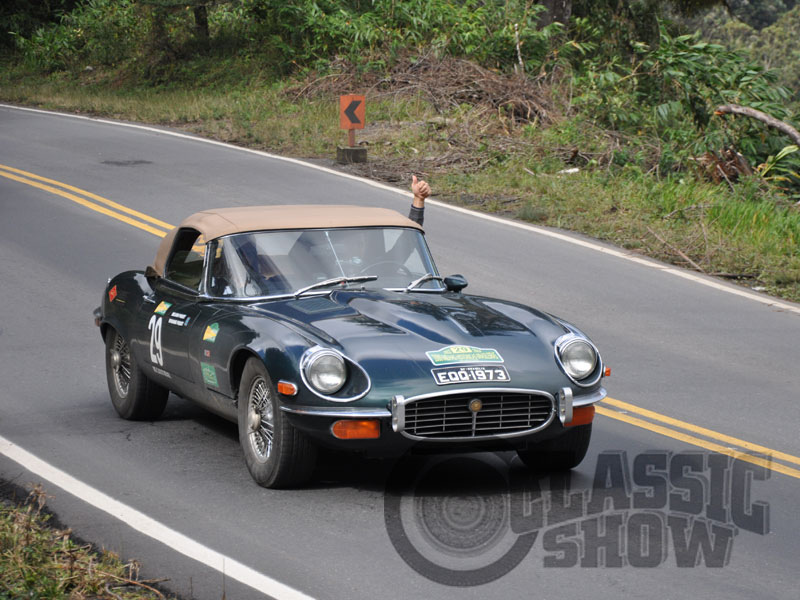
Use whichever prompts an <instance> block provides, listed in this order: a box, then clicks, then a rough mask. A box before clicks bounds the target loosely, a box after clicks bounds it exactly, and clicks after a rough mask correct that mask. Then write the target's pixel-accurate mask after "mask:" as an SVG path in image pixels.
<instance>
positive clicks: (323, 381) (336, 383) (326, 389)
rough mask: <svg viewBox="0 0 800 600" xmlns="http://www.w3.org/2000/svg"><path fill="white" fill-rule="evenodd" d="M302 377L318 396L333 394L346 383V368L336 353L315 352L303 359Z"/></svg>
mask: <svg viewBox="0 0 800 600" xmlns="http://www.w3.org/2000/svg"><path fill="white" fill-rule="evenodd" d="M305 358H306V360H305V363H304V364H303V366H302V370H303V375H304V377H305V380H306V381H307V383H308V384H310V387H312V388H314V390H316V391H317V392H319V393H320V394H323V395H325V396H330V395H331V394H335V393H336V392H338V391H339V390H340V389H342V386H344V382H345V381H347V366H346V365H345V362H344V359H343V358H342V356H341V355H340V354H339V353H338V352H334V351H333V350H322V349H320V350H317V351H316V352H312V353H311V354H309V355H308V356H307V357H305Z"/></svg>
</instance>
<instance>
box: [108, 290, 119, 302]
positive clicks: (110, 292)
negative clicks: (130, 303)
mask: <svg viewBox="0 0 800 600" xmlns="http://www.w3.org/2000/svg"><path fill="white" fill-rule="evenodd" d="M116 297H117V286H114V287H112V288H111V289H110V290H108V301H109V302H113V301H114V298H116Z"/></svg>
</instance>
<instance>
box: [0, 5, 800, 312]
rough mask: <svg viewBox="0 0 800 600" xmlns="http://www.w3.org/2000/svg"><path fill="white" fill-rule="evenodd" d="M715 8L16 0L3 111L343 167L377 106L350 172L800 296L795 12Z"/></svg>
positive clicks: (7, 17)
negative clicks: (359, 122)
mask: <svg viewBox="0 0 800 600" xmlns="http://www.w3.org/2000/svg"><path fill="white" fill-rule="evenodd" d="M545 4H548V5H550V6H552V5H554V4H558V5H560V6H561V7H562V8H563V6H564V5H569V9H570V10H569V11H568V12H567V13H566V14H564V13H559V12H558V11H556V10H555V9H552V8H548V7H547V6H544V5H545ZM722 4H723V3H722V2H715V1H704V2H699V1H689V0H686V1H679V0H675V1H673V2H667V1H656V0H600V1H591V2H590V1H589V0H573V1H572V2H559V3H553V2H550V3H547V2H543V3H541V4H537V3H534V2H532V1H524V0H464V1H463V2H445V1H444V0H405V1H403V2H397V1H396V0H370V1H366V0H341V1H334V0H284V1H282V2H276V1H274V0H213V1H211V0H186V1H184V2H180V3H179V2H177V1H176V0H50V1H49V2H44V1H43V0H41V1H33V2H27V1H26V2H23V1H22V0H11V1H10V2H9V3H8V4H7V6H6V7H4V8H2V9H0V18H1V19H3V20H4V21H5V23H4V27H3V28H2V31H3V32H11V33H8V34H0V35H5V37H2V38H0V44H2V47H3V56H2V67H3V68H2V73H0V98H2V100H4V101H7V102H16V103H20V104H26V105H35V106H42V107H46V108H54V109H59V110H68V111H75V112H81V113H87V114H93V115H103V116H110V117H115V118H122V119H130V120H136V121H144V122H149V123H157V124H162V125H169V126H172V127H178V128H182V129H184V130H188V131H192V132H196V133H199V134H202V135H206V136H209V137H213V138H216V139H220V140H225V141H229V142H232V143H235V144H241V145H246V146H249V147H255V148H261V149H264V150H268V151H271V152H276V153H280V154H285V155H291V156H297V157H304V158H327V159H330V158H332V157H333V155H334V154H335V146H336V145H337V144H344V143H345V139H346V136H345V134H344V132H342V131H340V130H339V129H338V117H337V110H338V98H337V96H338V95H339V94H347V93H365V94H366V96H367V121H368V125H367V128H366V129H364V130H363V131H360V132H359V133H358V136H357V137H358V140H359V142H360V143H361V144H364V145H367V147H368V155H369V162H368V163H367V164H366V165H352V166H349V167H347V168H348V169H349V170H350V171H351V172H356V173H360V174H363V175H366V176H368V177H374V178H378V179H381V180H383V181H387V182H389V183H393V184H396V185H400V186H406V185H408V182H409V180H410V174H411V173H416V174H419V175H422V176H424V177H426V178H427V179H428V180H429V181H430V182H431V185H432V186H433V189H434V192H435V194H436V197H437V198H438V199H441V200H444V201H447V202H452V203H454V204H458V205H461V206H467V207H471V208H475V209H478V210H483V211H488V212H492V213H496V214H500V215H503V216H507V217H512V218H517V219H522V220H525V221H529V222H532V223H537V224H542V225H548V226H554V227H561V228H565V229H570V230H574V231H578V232H582V233H585V234H587V235H591V236H594V237H596V238H599V239H602V240H607V241H609V242H612V243H614V244H617V245H620V246H622V247H624V248H628V249H630V250H632V251H635V252H640V253H642V254H645V255H648V256H653V257H655V258H658V259H661V260H666V261H669V262H672V263H675V264H678V265H681V266H685V267H688V268H690V269H695V270H697V271H700V272H703V273H707V274H710V275H715V276H719V277H723V278H726V279H729V280H733V281H737V282H740V283H742V284H744V285H748V286H750V287H752V288H754V289H757V290H761V291H766V292H768V293H771V294H774V295H777V296H781V297H784V298H788V299H791V300H795V301H800V151H798V143H800V139H794V138H793V137H792V135H791V131H795V133H796V128H797V127H798V124H799V123H798V116H797V115H798V110H800V89H799V88H798V85H800V82H799V81H798V79H797V77H798V74H797V73H798V72H797V68H796V65H797V61H798V59H799V58H800V42H798V37H797V35H796V32H797V27H798V24H800V4H797V3H796V2H794V1H792V0H763V1H756V0H750V1H749V2H743V1H739V2H737V1H735V0H730V1H729V2H728V4H729V5H730V6H731V7H732V8H733V11H732V12H728V11H727V10H725V9H724V7H723V6H722ZM559 21H564V22H565V23H564V24H562V22H559ZM725 105H736V106H740V107H746V108H748V109H755V110H757V111H760V112H759V114H763V115H766V116H768V117H770V118H772V119H773V120H775V121H776V122H778V123H780V124H782V125H783V126H785V127H786V128H784V129H779V128H775V127H773V126H768V125H767V124H766V123H765V122H764V121H763V120H759V119H757V118H750V117H747V116H742V115H737V114H730V113H726V112H725V111H721V110H719V109H720V107H723V106H725ZM787 128H788V129H787ZM787 132H788V133H787Z"/></svg>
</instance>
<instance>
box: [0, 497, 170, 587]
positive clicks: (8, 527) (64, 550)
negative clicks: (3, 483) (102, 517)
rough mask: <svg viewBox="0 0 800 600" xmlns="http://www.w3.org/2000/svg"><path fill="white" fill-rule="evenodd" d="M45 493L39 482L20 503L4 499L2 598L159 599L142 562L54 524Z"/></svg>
mask: <svg viewBox="0 0 800 600" xmlns="http://www.w3.org/2000/svg"><path fill="white" fill-rule="evenodd" d="M45 501H46V495H45V492H44V490H43V489H42V488H41V487H36V488H34V490H33V491H32V492H31V493H30V495H29V496H28V497H27V499H26V500H25V501H23V502H21V503H19V504H15V503H11V502H8V501H0V552H1V553H2V554H1V555H0V598H8V599H9V600H11V599H15V600H16V599H18V598H36V599H38V600H61V599H65V598H69V599H70V600H82V599H86V600H88V599H89V598H92V599H98V600H99V599H103V600H155V599H162V600H163V599H164V598H166V596H165V595H164V594H163V593H161V592H160V591H159V590H157V589H156V588H154V587H153V585H155V584H156V582H152V581H142V580H140V579H139V563H138V562H136V561H130V562H128V563H123V562H122V561H121V560H120V558H119V557H118V556H117V555H116V554H114V553H112V552H105V551H99V552H98V551H95V550H94V549H93V548H92V547H91V546H90V545H88V544H83V543H80V542H78V541H76V540H74V539H73V537H72V532H71V531H70V530H69V529H61V528H58V527H55V526H53V524H52V523H51V517H50V515H49V514H48V513H47V512H46V509H45Z"/></svg>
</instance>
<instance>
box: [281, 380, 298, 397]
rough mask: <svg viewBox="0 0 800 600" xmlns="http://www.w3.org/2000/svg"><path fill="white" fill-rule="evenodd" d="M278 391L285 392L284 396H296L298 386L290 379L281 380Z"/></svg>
mask: <svg viewBox="0 0 800 600" xmlns="http://www.w3.org/2000/svg"><path fill="white" fill-rule="evenodd" d="M278 393H279V394H283V395H284V396H294V395H295V394H297V386H296V385H295V384H293V383H290V382H288V381H279V382H278Z"/></svg>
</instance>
